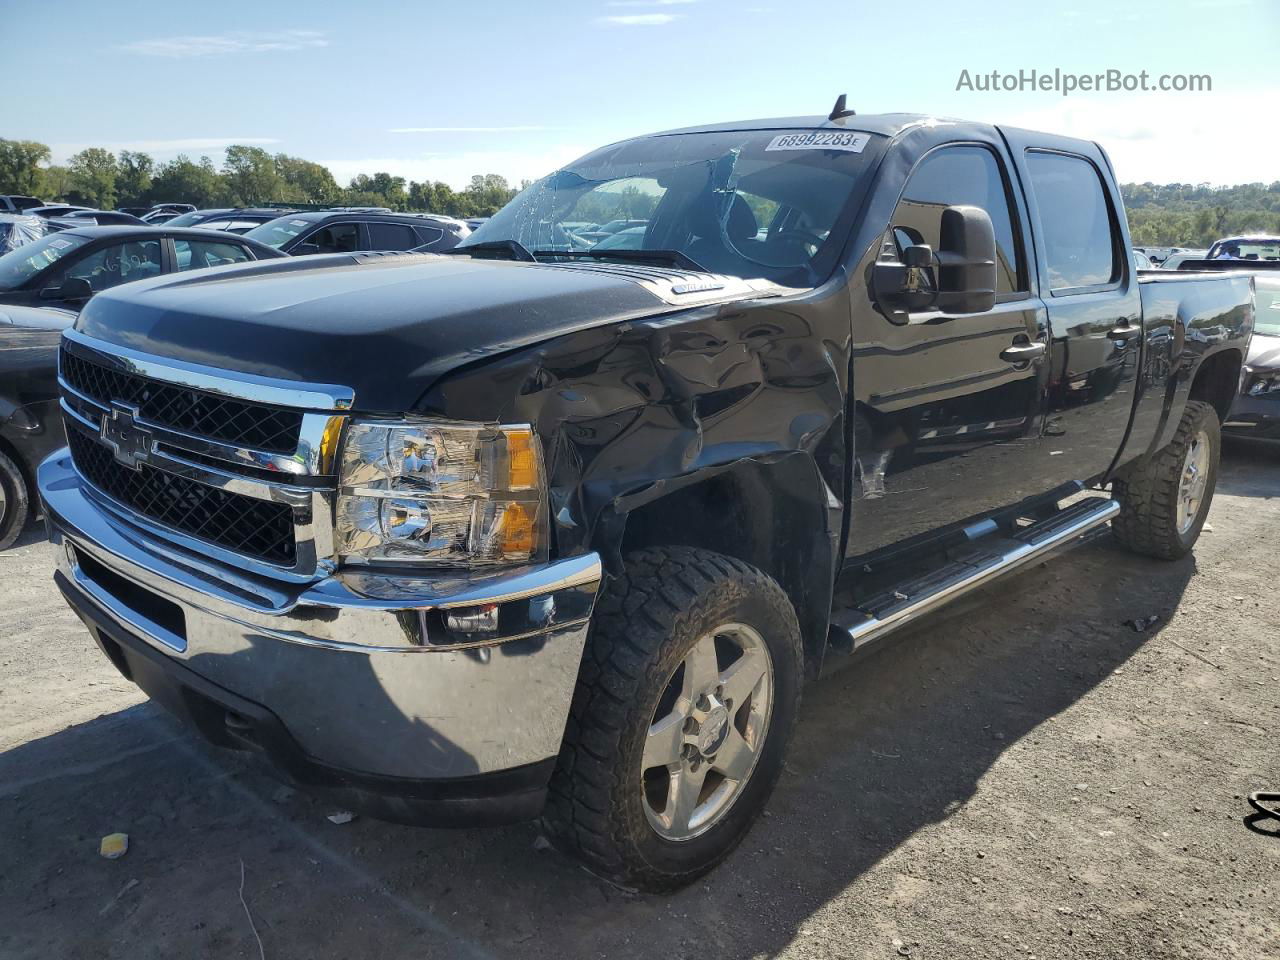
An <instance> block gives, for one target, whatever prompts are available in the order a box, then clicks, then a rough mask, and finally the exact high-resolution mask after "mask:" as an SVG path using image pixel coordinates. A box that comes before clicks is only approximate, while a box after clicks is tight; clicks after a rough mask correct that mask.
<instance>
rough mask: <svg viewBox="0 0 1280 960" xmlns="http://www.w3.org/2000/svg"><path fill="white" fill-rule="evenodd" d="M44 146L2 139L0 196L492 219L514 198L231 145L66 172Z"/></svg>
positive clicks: (103, 158) (103, 159) (79, 165)
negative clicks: (340, 176) (341, 170)
mask: <svg viewBox="0 0 1280 960" xmlns="http://www.w3.org/2000/svg"><path fill="white" fill-rule="evenodd" d="M51 159H52V155H51V153H50V150H49V148H48V147H47V146H46V145H45V144H43V143H37V142H35V141H33V140H5V139H0V193H17V194H26V195H29V196H34V197H40V198H41V199H43V200H49V201H52V200H63V201H66V202H68V203H74V204H79V205H82V206H87V207H95V208H98V209H104V210H111V209H114V208H116V207H146V206H150V205H151V204H153V203H163V202H169V203H192V204H195V205H196V206H197V207H200V208H207V207H240V206H258V205H263V204H268V203H306V204H326V205H346V206H378V207H390V208H391V209H392V210H413V211H422V212H430V213H441V214H447V215H449V216H454V217H487V216H490V215H491V214H493V213H495V212H496V211H497V210H498V209H499V208H500V207H501V206H502V205H503V204H505V203H506V202H507V201H508V200H510V199H511V198H512V197H513V196H515V194H516V188H513V187H511V186H510V185H509V184H508V183H507V181H506V179H505V178H504V177H501V176H499V175H497V174H494V173H490V174H483V175H477V176H474V177H472V178H471V183H470V184H468V185H467V187H466V188H465V189H463V190H454V189H453V188H452V187H450V186H449V185H448V184H447V183H443V182H441V181H439V180H436V181H430V180H423V181H422V182H418V181H416V180H406V179H405V178H404V177H395V176H392V175H391V174H389V173H374V174H372V175H370V174H363V173H362V174H359V175H358V176H356V177H353V178H352V179H351V182H350V183H349V184H347V186H345V187H342V186H339V185H338V183H337V181H336V180H335V179H334V177H333V174H332V173H330V171H329V169H328V168H327V167H325V166H322V165H321V164H318V163H313V162H311V161H310V160H303V159H302V158H301V157H291V156H289V155H288V154H284V153H277V154H274V155H273V154H271V153H269V152H268V151H266V150H263V149H262V148H261V147H253V146H245V145H233V146H229V147H227V149H226V152H225V155H224V157H223V161H222V164H221V165H220V166H219V165H215V164H214V162H213V160H211V159H210V158H209V157H201V158H200V159H199V160H193V159H191V158H190V157H187V156H181V155H180V156H178V157H175V158H174V159H173V160H169V161H166V162H163V163H157V162H156V160H155V159H154V158H153V157H151V156H150V155H149V154H146V153H141V152H137V151H132V150H122V151H120V153H119V154H114V153H112V152H111V151H109V150H104V149H102V148H101V147H89V148H87V149H84V150H81V151H80V152H79V153H77V154H76V155H75V156H73V157H71V159H70V160H69V161H68V162H67V163H66V165H65V166H64V165H59V164H54V163H52V162H51Z"/></svg>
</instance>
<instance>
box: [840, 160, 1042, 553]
mask: <svg viewBox="0 0 1280 960" xmlns="http://www.w3.org/2000/svg"><path fill="white" fill-rule="evenodd" d="M1014 183H1015V181H1014V178H1013V176H1012V174H1011V171H1010V168H1009V162H1008V157H1007V154H1006V153H1005V150H1004V148H1003V144H1002V143H1001V142H1000V141H999V138H998V137H995V136H994V135H993V136H992V138H991V140H989V141H987V142H972V143H969V142H966V143H946V144H942V145H940V146H936V147H934V148H933V149H931V150H929V151H928V152H926V153H924V154H923V156H921V157H920V158H919V159H918V160H916V161H915V162H914V164H913V166H912V169H911V172H910V174H909V175H908V177H907V179H906V185H905V187H904V188H903V190H902V193H901V195H900V197H899V199H898V201H897V205H896V208H895V209H894V211H893V214H892V218H891V220H890V230H889V231H888V232H887V233H886V235H885V237H884V247H883V248H882V251H881V253H880V254H879V256H880V257H881V258H884V257H886V256H887V257H890V258H892V257H895V256H896V257H900V256H901V254H902V249H903V248H905V247H906V246H909V245H911V244H916V243H925V244H928V245H930V246H931V247H933V249H935V250H937V249H938V248H939V240H940V233H941V230H940V227H941V219H942V212H943V210H944V209H945V208H946V207H949V206H957V205H962V204H963V205H973V206H978V207H981V208H982V209H984V210H986V211H987V213H988V215H989V216H990V217H991V221H992V225H993V226H994V228H995V234H996V244H997V278H996V303H995V305H994V307H993V308H992V309H991V310H989V311H986V312H985V313H978V314H948V313H945V312H941V311H938V310H936V309H932V308H930V309H929V310H925V311H921V312H919V313H912V314H910V315H909V316H908V319H907V320H906V321H905V322H895V321H893V320H891V319H890V318H889V317H887V316H885V315H884V314H882V313H880V312H878V311H877V310H876V309H875V305H874V303H873V302H872V300H871V298H870V295H869V294H868V293H867V291H866V288H865V286H864V287H860V288H858V289H859V292H858V294H857V297H858V299H857V300H856V301H855V304H854V318H853V324H854V334H855V336H854V340H855V343H854V355H853V385H854V393H855V400H856V403H855V417H854V445H855V451H856V452H855V461H854V477H853V496H852V498H851V503H852V516H851V525H850V532H849V541H848V543H849V546H848V549H847V554H848V555H849V556H864V555H866V554H868V553H874V552H877V551H879V550H880V549H881V548H884V547H888V546H890V545H891V544H893V543H895V542H897V541H901V540H905V539H909V538H911V537H913V536H916V535H924V534H929V533H932V532H933V531H936V530H938V529H939V528H941V527H946V526H950V525H953V524H956V523H958V522H960V521H965V520H969V519H971V518H975V517H978V516H980V515H982V514H984V513H989V512H991V511H993V510H996V509H998V508H1000V507H1004V506H1007V505H1010V504H1012V503H1016V502H1017V501H1019V500H1021V499H1024V498H1026V497H1028V496H1031V495H1034V494H1037V493H1043V492H1044V491H1046V490H1048V489H1050V488H1051V487H1053V486H1054V485H1055V484H1054V483H1053V482H1051V481H1047V480H1046V476H1045V474H1046V473H1047V472H1049V471H1050V470H1051V469H1052V468H1051V465H1050V463H1049V462H1048V457H1047V451H1045V449H1044V447H1043V444H1042V442H1041V431H1040V428H1041V416H1042V413H1043V391H1044V370H1045V358H1044V356H1043V355H1042V354H1043V353H1044V352H1047V351H1046V346H1045V344H1046V341H1047V338H1048V330H1047V325H1046V317H1045V310H1044V307H1043V304H1042V303H1041V301H1040V299H1039V297H1038V296H1036V292H1035V290H1034V285H1033V282H1032V279H1033V274H1032V271H1031V269H1030V260H1029V254H1030V243H1029V233H1028V231H1027V228H1026V210H1025V207H1024V205H1023V203H1022V199H1021V197H1020V195H1019V192H1018V191H1017V189H1016V188H1015V186H1014ZM1010 348H1019V349H1015V350H1013V351H1011V350H1010ZM1058 469H1060V468H1058Z"/></svg>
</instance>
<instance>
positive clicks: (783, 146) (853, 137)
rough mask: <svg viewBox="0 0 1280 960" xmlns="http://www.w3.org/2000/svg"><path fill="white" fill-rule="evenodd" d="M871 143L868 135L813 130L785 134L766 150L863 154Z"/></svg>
mask: <svg viewBox="0 0 1280 960" xmlns="http://www.w3.org/2000/svg"><path fill="white" fill-rule="evenodd" d="M870 141H871V135H870V134H868V133H854V132H853V131H851V130H812V131H808V132H805V133H784V134H782V135H781V136H777V137H774V138H773V139H772V140H770V141H769V145H768V146H767V147H765V150H844V151H845V152H847V153H861V152H862V150H863V148H864V147H865V146H866V145H867V144H868V143H869V142H870Z"/></svg>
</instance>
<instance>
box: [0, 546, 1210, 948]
mask: <svg viewBox="0 0 1280 960" xmlns="http://www.w3.org/2000/svg"><path fill="white" fill-rule="evenodd" d="M1194 572H1195V564H1194V560H1193V558H1191V557H1188V558H1184V559H1183V560H1181V561H1178V562H1175V563H1160V562H1157V561H1152V560H1147V559H1144V558H1140V557H1136V556H1132V555H1130V554H1128V553H1126V552H1124V551H1123V550H1121V549H1120V548H1118V547H1116V546H1115V545H1113V544H1112V542H1111V541H1110V539H1109V538H1108V537H1106V536H1105V535H1103V536H1097V537H1094V538H1093V539H1092V540H1091V541H1090V542H1089V543H1087V544H1085V545H1083V546H1081V547H1079V548H1077V549H1074V550H1071V551H1069V552H1067V553H1066V554H1064V555H1063V556H1061V557H1059V558H1057V559H1054V560H1051V561H1050V562H1049V563H1047V564H1040V565H1037V566H1035V567H1032V568H1031V569H1029V570H1027V571H1025V572H1022V573H1020V574H1017V575H1015V576H1012V577H1009V578H1006V579H1004V580H1000V581H997V582H996V583H995V584H993V585H991V586H989V587H988V588H986V589H984V590H982V591H980V592H977V593H975V594H973V595H971V596H969V597H968V598H965V599H963V600H961V601H959V602H958V603H956V604H954V605H952V606H951V607H950V608H948V609H946V610H944V611H942V612H941V613H939V614H936V615H934V616H931V617H929V618H928V619H926V620H924V621H922V622H921V623H920V624H918V625H916V626H915V627H913V628H911V629H910V630H909V631H905V632H903V633H902V634H900V635H899V636H898V637H897V638H896V640H895V641H894V642H890V643H888V644H886V646H885V647H884V649H882V650H880V651H877V652H874V653H873V654H872V655H870V656H865V657H863V658H861V659H859V660H857V661H856V662H853V663H850V664H849V665H847V666H846V667H845V668H844V669H843V670H842V671H841V672H839V673H837V674H836V675H834V676H832V677H830V678H828V679H826V680H823V681H821V682H819V683H818V684H816V685H814V686H812V687H810V688H809V689H808V690H807V691H806V701H805V705H804V708H803V711H802V718H801V723H800V725H799V727H798V729H797V732H796V736H795V739H794V741H793V746H792V750H791V755H790V759H789V761H788V765H787V770H786V772H785V773H784V776H783V779H782V781H781V783H780V785H779V788H778V791H777V793H776V794H775V796H774V798H773V800H772V801H771V803H770V806H769V810H768V813H767V814H766V816H765V818H764V819H762V820H761V821H760V822H759V823H758V824H757V826H756V827H755V829H754V830H753V831H752V832H751V834H750V835H749V836H748V837H747V839H746V841H745V842H744V844H743V845H742V847H741V848H740V849H739V850H738V851H737V852H735V854H734V855H733V856H732V857H731V858H730V859H729V860H728V861H727V862H726V863H725V864H724V865H722V866H721V867H720V868H719V869H718V870H716V871H715V872H714V873H713V874H711V875H710V876H708V877H707V878H705V879H704V880H703V881H700V882H698V883H696V884H694V885H693V886H692V887H690V888H688V889H687V890H685V891H682V892H680V893H678V894H676V895H674V896H671V897H647V896H635V895H630V894H625V893H623V892H621V891H617V890H615V889H614V888H612V887H610V886H608V885H607V884H604V883H602V882H600V881H598V880H596V879H595V878H593V877H591V876H589V875H587V874H586V873H584V872H583V871H581V870H580V869H578V868H577V867H576V866H575V865H574V864H573V863H572V862H571V861H569V860H567V859H566V858H563V857H561V856H559V855H557V854H555V853H552V852H549V851H545V850H542V849H539V846H540V845H536V844H535V840H536V837H537V833H536V829H535V828H534V827H533V826H532V825H521V826H515V827H510V828H504V829H496V830H466V831H440V830H423V829H415V828H411V827H401V826H395V825H391V824H386V823H380V822H377V821H373V820H370V819H360V820H357V821H356V822H354V823H352V824H348V825H346V826H342V827H338V826H334V825H332V824H330V823H328V822H326V820H325V815H326V814H327V813H330V812H332V810H331V809H330V808H329V807H327V806H325V805H324V804H323V803H321V802H318V801H314V800H310V799H308V798H307V797H305V796H303V795H301V794H294V793H291V792H289V791H287V790H282V789H281V788H280V787H279V786H278V785H277V784H276V783H275V782H274V781H272V780H270V779H269V778H267V777H265V776H262V775H261V774H259V773H258V772H256V769H255V768H254V767H253V766H246V765H245V764H244V763H243V762H242V761H240V760H238V759H236V755H234V754H224V753H221V752H213V751H210V750H207V749H206V748H203V747H199V746H197V745H196V744H195V743H194V741H192V740H190V739H189V738H187V737H185V736H183V735H181V733H180V732H179V730H178V729H177V727H176V725H175V724H173V723H172V721H170V720H169V719H168V718H167V717H165V716H164V715H163V714H161V713H160V712H159V711H158V710H156V709H154V708H151V707H142V708H135V709H133V710H130V711H126V712H125V713H124V714H117V715H113V716H109V717H104V718H100V719H99V720H97V721H93V722H91V723H88V724H83V725H81V726H79V727H74V728H71V729H69V730H67V731H64V732H63V733H60V734H56V735H53V736H50V737H46V738H45V739H43V740H39V741H34V742H31V743H28V744H25V745H23V746H20V747H17V748H15V749H13V750H10V751H9V752H8V753H6V754H3V755H0V784H3V783H5V782H9V783H18V785H19V786H20V787H21V789H20V790H18V791H17V793H16V796H12V795H11V794H13V791H11V790H10V791H6V790H5V789H4V788H3V787H0V797H6V796H7V797H9V799H7V800H5V803H6V804H7V811H8V812H7V816H6V817H5V819H4V820H3V823H2V824H0V847H3V848H5V849H10V850H15V849H20V848H21V849H25V850H26V854H25V855H24V857H22V858H20V859H19V861H18V862H17V863H15V864H14V866H13V868H12V869H11V870H10V871H9V874H8V877H7V879H8V880H9V881H10V882H11V883H12V884H13V885H12V886H11V888H10V889H12V890H17V891H22V893H21V894H20V895H19V896H18V897H15V898H6V899H8V900H9V905H7V906H3V907H0V930H9V931H11V932H10V933H8V934H4V935H0V953H5V954H6V955H9V956H21V955H24V953H25V954H29V955H32V956H36V955H41V956H62V955H85V956H99V955H101V956H126V955H127V956H133V955H140V954H141V953H145V952H146V951H145V950H144V949H142V948H143V947H152V946H153V945H163V947H164V952H167V953H169V954H170V955H174V956H178V955H201V956H213V957H218V956H240V955H244V951H245V950H246V949H251V948H252V941H251V940H249V941H248V943H249V947H246V937H248V936H249V934H248V932H247V928H246V926H245V923H244V915H243V913H242V912H241V911H240V905H239V902H238V901H237V899H236V881H237V879H238V869H239V868H238V865H237V864H238V861H242V862H243V863H245V864H246V865H247V868H248V871H249V876H250V881H249V886H248V888H247V894H246V895H247V896H251V897H252V903H253V909H254V911H255V913H256V915H257V916H258V917H259V918H260V922H259V925H258V926H259V930H260V931H261V934H262V936H263V939H264V941H265V942H266V949H267V955H269V956H272V957H294V956H297V957H304V956H330V955H349V956H362V957H375V956H384V955H385V956H402V955H407V953H408V952H413V953H414V954H415V955H417V956H425V957H432V956H440V957H454V956H476V957H508V956H510V957H556V958H575V957H587V956H608V957H628V956H642V955H644V956H648V955H654V954H661V955H668V956H684V955H686V954H692V953H697V954H698V955H702V956H714V957H723V958H731V960H739V958H741V960H746V958H749V957H758V956H771V955H773V954H775V953H777V952H778V951H780V950H782V949H783V948H784V947H785V946H786V945H787V944H788V943H790V942H791V941H792V940H793V939H794V938H795V937H796V936H797V935H798V934H799V931H800V928H801V926H802V924H804V922H805V921H806V920H807V919H809V918H810V917H812V916H813V915H814V914H815V913H816V912H817V911H819V910H820V909H821V908H822V907H823V905H824V904H826V903H827V902H828V901H830V900H831V899H832V898H833V897H835V896H837V895H840V894H845V893H848V892H850V891H852V892H853V893H855V894H857V893H858V883H859V880H860V878H861V877H862V876H863V874H864V873H865V872H866V871H867V870H868V869H869V868H870V867H872V866H873V865H875V864H876V863H877V862H879V861H880V860H881V859H883V858H884V857H885V856H887V855H888V854H890V853H891V852H893V851H894V850H896V849H897V848H899V847H901V846H902V845H903V844H904V843H906V842H908V841H909V840H910V839H911V838H912V837H913V836H914V835H915V834H916V833H917V832H918V831H920V830H921V829H922V828H924V827H926V826H928V825H930V824H934V823H937V822H940V821H944V820H946V819H948V818H949V817H951V816H953V815H954V814H955V812H956V811H957V810H958V809H960V808H961V806H962V805H963V804H964V803H965V802H966V800H968V799H969V798H970V797H971V796H972V795H973V794H974V793H975V791H976V790H977V789H978V787H979V782H980V780H981V778H982V777H983V775H984V774H985V773H986V772H987V771H988V770H989V768H990V767H991V765H992V764H993V763H995V762H996V761H997V760H998V759H1000V758H1001V756H1002V755H1004V754H1005V752H1006V751H1008V750H1010V749H1014V748H1016V746H1017V744H1018V742H1019V741H1020V740H1022V739H1023V738H1025V737H1038V736H1046V737H1052V736H1054V733H1053V727H1052V723H1053V719H1054V717H1055V716H1056V715H1057V714H1059V713H1060V712H1061V711H1063V710H1064V709H1066V708H1067V707H1069V706H1071V705H1072V704H1073V703H1075V702H1077V701H1078V700H1079V699H1080V698H1081V697H1083V696H1084V695H1086V694H1087V693H1088V692H1089V691H1090V690H1092V689H1093V688H1094V687H1095V686H1096V685H1097V684H1098V683H1099V682H1100V681H1101V680H1102V679H1103V678H1104V677H1106V676H1107V675H1108V674H1110V673H1111V672H1112V671H1114V670H1115V669H1116V668H1117V667H1119V666H1121V665H1122V664H1123V663H1124V662H1125V661H1126V660H1127V659H1128V658H1129V657H1130V656H1131V655H1132V654H1133V653H1134V652H1135V651H1136V650H1137V649H1138V648H1139V647H1140V646H1142V645H1143V644H1145V643H1151V642H1153V640H1154V639H1156V638H1158V634H1159V626H1157V627H1154V628H1152V629H1151V630H1149V631H1147V632H1143V633H1139V632H1135V631H1134V630H1133V629H1131V628H1130V627H1128V626H1126V625H1125V621H1126V620H1130V619H1133V618H1138V617H1146V616H1150V615H1151V614H1158V615H1159V616H1160V618H1161V623H1163V622H1166V621H1167V620H1168V617H1169V614H1170V613H1171V612H1172V611H1173V610H1174V609H1175V608H1176V607H1177V605H1178V603H1179V600H1180V598H1181V596H1182V594H1183V591H1184V589H1185V587H1186V584H1187V582H1188V580H1189V579H1190V578H1191V577H1192V576H1193V574H1194ZM1064 611H1074V615H1072V616H1067V615H1065V614H1064ZM1097 748H1098V749H1105V750H1123V745H1122V744H1107V743H1099V744H1098V745H1097ZM113 757H114V758H115V759H112V758H113ZM77 758H96V759H91V760H89V761H85V762H80V761H77ZM103 758H106V759H103ZM73 761H74V762H79V764H80V765H79V766H75V765H74V763H73ZM67 764H72V770H73V772H72V773H71V774H68V775H57V774H52V773H51V774H50V775H49V776H48V778H47V779H42V777H43V776H44V775H43V774H41V775H38V776H35V777H32V772H33V771H44V770H50V769H51V768H54V767H59V766H64V765H67ZM1048 773H1049V772H1048V771H1046V774H1048ZM19 781H20V782H19ZM116 829H121V830H128V831H129V832H131V833H132V834H133V836H134V843H135V850H134V851H131V853H130V854H129V857H128V858H127V860H126V861H122V862H121V864H123V865H125V866H121V865H117V864H109V863H107V862H106V861H101V860H98V859H97V857H96V856H95V855H94V854H95V850H94V848H95V847H96V842H97V838H98V837H100V836H101V835H102V834H104V833H106V832H109V831H111V830H116ZM990 829H991V830H992V831H993V833H996V834H998V833H1000V832H1001V831H1005V830H1007V831H1014V830H1020V829H1023V825H1018V824H1013V823H1010V824H996V823H993V824H990ZM31 838H36V842H35V843H34V845H33V841H32V839H31ZM926 867H927V864H926ZM130 878H135V879H138V880H139V884H138V885H137V886H136V887H135V888H134V889H132V890H131V891H130V892H128V893H122V894H121V895H120V897H119V898H118V899H117V900H113V899H112V897H114V896H116V891H117V890H119V889H120V888H121V887H122V886H123V885H124V884H125V883H126V881H127V880H129V879H130ZM867 894H868V896H869V897H870V896H871V895H872V892H871V891H867ZM104 904H106V906H103V905H104ZM99 908H102V910H103V914H102V916H103V919H101V920H98V921H96V922H94V923H89V922H88V921H87V920H85V916H86V914H87V911H89V910H93V911H95V912H94V913H93V914H88V915H89V916H96V915H97V914H96V911H98V909H99ZM19 918H21V920H20V922H19ZM673 920H674V922H673ZM13 931H17V932H16V933H15V932H13ZM357 931H358V932H359V935H358V936H357V935H356V932H357ZM6 941H7V944H6ZM339 946H341V947H342V949H338V948H339Z"/></svg>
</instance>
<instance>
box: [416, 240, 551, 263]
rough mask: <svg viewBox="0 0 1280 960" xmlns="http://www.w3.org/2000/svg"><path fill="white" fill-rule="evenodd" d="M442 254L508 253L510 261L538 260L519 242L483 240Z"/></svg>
mask: <svg viewBox="0 0 1280 960" xmlns="http://www.w3.org/2000/svg"><path fill="white" fill-rule="evenodd" d="M440 252H441V253H442V254H446V255H447V254H451V253H453V254H463V253H475V252H482V253H509V254H511V259H512V260H521V261H523V262H525V263H537V262H538V258H537V257H536V256H534V255H533V254H532V253H530V252H529V248H528V247H526V246H525V245H524V244H523V243H521V242H520V241H519V240H485V241H484V242H482V243H472V244H468V245H467V246H465V247H454V248H453V249H452V250H441V251H440Z"/></svg>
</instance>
